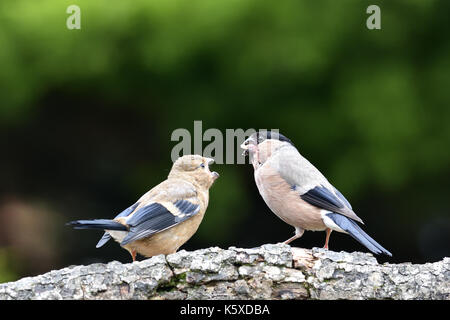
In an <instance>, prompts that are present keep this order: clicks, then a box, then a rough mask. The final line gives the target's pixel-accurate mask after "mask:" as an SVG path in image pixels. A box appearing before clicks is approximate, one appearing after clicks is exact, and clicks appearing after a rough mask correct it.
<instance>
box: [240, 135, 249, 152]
mask: <svg viewBox="0 0 450 320" xmlns="http://www.w3.org/2000/svg"><path fill="white" fill-rule="evenodd" d="M249 144H250V138H248V139H247V140H245V141H244V142H242V144H241V148H242V149H244V151H243V152H242V155H243V156H248V148H249Z"/></svg>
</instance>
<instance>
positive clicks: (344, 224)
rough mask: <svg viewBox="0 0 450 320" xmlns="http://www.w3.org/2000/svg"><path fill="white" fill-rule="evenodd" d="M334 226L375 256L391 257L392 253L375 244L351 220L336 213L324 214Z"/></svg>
mask: <svg viewBox="0 0 450 320" xmlns="http://www.w3.org/2000/svg"><path fill="white" fill-rule="evenodd" d="M326 215H327V216H328V217H329V218H330V219H331V220H333V222H334V223H335V224H337V225H338V226H339V228H341V229H342V230H344V231H345V232H347V233H348V234H349V235H351V236H352V237H353V238H354V239H356V240H357V241H358V242H359V243H361V244H362V245H363V246H365V247H366V248H367V249H369V250H370V251H372V252H373V253H375V254H381V253H383V254H385V255H388V256H390V257H392V253H390V252H389V251H388V250H386V249H385V248H383V247H382V246H381V245H380V244H379V243H378V242H376V241H375V240H374V239H372V237H370V236H369V235H368V234H367V233H365V232H364V230H363V229H361V227H360V226H359V225H358V224H357V223H356V222H355V221H353V220H352V219H350V218H347V217H346V216H343V215H341V214H338V213H334V212H330V213H327V214H326Z"/></svg>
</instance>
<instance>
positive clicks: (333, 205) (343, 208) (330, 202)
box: [300, 186, 363, 223]
mask: <svg viewBox="0 0 450 320" xmlns="http://www.w3.org/2000/svg"><path fill="white" fill-rule="evenodd" d="M339 194H340V195H341V196H342V194H341V193H339ZM342 197H343V196H342ZM300 198H302V199H303V200H304V201H306V202H308V203H310V204H312V205H314V206H316V207H319V208H321V209H325V210H328V211H331V212H336V213H340V214H342V215H344V216H346V217H349V218H350V219H353V220H356V221H359V222H361V223H363V222H362V220H361V218H360V217H358V216H357V215H356V214H355V213H354V212H353V210H352V208H351V206H349V203H348V201H347V200H345V201H344V200H343V199H345V198H343V199H341V198H340V197H339V196H336V195H335V194H334V193H332V192H331V191H330V190H329V189H328V188H326V187H324V186H317V187H314V188H313V189H310V190H308V191H307V192H306V193H304V194H302V195H300Z"/></svg>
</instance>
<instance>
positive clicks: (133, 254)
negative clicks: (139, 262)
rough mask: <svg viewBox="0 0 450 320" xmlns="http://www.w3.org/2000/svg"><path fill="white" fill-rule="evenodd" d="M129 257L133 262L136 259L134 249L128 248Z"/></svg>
mask: <svg viewBox="0 0 450 320" xmlns="http://www.w3.org/2000/svg"><path fill="white" fill-rule="evenodd" d="M130 254H131V258H132V259H133V262H135V261H136V250H133V249H131V250H130Z"/></svg>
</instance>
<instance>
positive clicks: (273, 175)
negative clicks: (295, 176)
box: [255, 163, 326, 230]
mask: <svg viewBox="0 0 450 320" xmlns="http://www.w3.org/2000/svg"><path fill="white" fill-rule="evenodd" d="M255 182H256V185H257V187H258V190H259V193H260V194H261V196H262V198H263V199H264V201H265V202H266V204H267V206H268V207H269V208H270V209H271V210H272V211H273V213H275V214H276V215H277V216H278V217H279V218H280V219H281V220H283V221H284V222H286V223H288V224H290V225H292V226H294V227H300V228H302V229H306V230H324V229H325V228H326V226H325V224H324V223H323V220H322V217H321V214H320V209H319V208H317V207H315V206H313V205H310V204H309V203H307V202H305V201H303V200H302V199H301V198H300V196H299V194H298V193H297V192H296V191H295V190H294V189H293V188H292V186H291V185H290V184H289V183H287V182H286V180H284V179H283V178H282V177H281V176H280V174H278V172H277V171H276V170H274V169H273V168H272V167H270V166H269V165H268V163H265V164H264V165H263V166H261V167H260V168H259V169H258V170H256V171H255Z"/></svg>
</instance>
